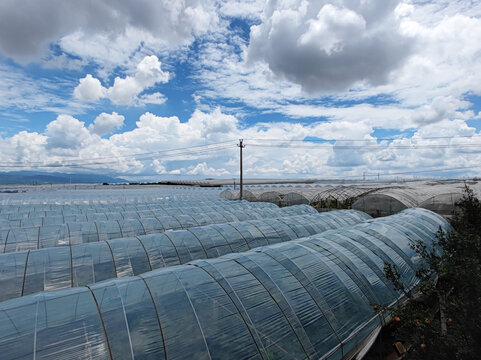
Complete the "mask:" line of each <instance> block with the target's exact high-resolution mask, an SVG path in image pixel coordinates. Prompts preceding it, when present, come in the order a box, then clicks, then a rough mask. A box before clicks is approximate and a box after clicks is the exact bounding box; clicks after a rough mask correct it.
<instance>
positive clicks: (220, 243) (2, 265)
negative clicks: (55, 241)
mask: <svg viewBox="0 0 481 360" xmlns="http://www.w3.org/2000/svg"><path fill="white" fill-rule="evenodd" d="M369 218H370V216H369V215H366V214H365V213H361V212H357V211H354V210H345V211H334V212H330V213H323V214H314V215H303V216H293V217H283V218H278V219H263V220H252V221H246V222H233V223H227V224H214V225H207V226H203V227H193V228H190V229H186V230H177V231H168V232H166V233H159V234H152V235H140V236H137V237H130V238H123V239H114V240H108V241H106V242H103V241H102V242H95V243H87V244H81V245H74V246H72V247H71V248H70V249H69V248H66V247H53V248H46V249H39V250H30V251H27V252H16V253H6V254H1V255H0V269H1V271H0V289H2V291H1V292H0V301H4V300H7V299H10V298H14V297H18V296H23V295H28V294H32V293H35V292H39V291H43V290H54V289H62V288H66V287H73V286H81V285H88V284H93V283H95V282H99V281H102V280H106V279H110V278H114V277H123V276H133V275H139V274H142V273H144V272H147V271H150V270H153V269H157V268H161V267H166V266H172V265H180V264H184V263H187V262H189V261H192V260H197V259H207V258H215V257H219V256H221V255H225V254H228V253H234V252H242V251H247V250H250V249H252V248H255V247H259V246H264V245H271V244H276V243H279V242H283V241H290V240H294V239H298V238H301V237H305V236H309V235H314V234H318V233H321V232H323V231H326V230H329V229H336V228H339V227H341V226H348V225H353V224H356V223H359V222H362V221H364V220H367V219H369Z"/></svg>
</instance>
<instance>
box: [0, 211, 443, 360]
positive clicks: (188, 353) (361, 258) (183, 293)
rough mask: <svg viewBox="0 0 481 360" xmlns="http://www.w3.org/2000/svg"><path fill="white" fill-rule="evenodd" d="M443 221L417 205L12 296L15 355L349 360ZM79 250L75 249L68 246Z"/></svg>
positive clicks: (5, 353) (10, 352)
mask: <svg viewBox="0 0 481 360" xmlns="http://www.w3.org/2000/svg"><path fill="white" fill-rule="evenodd" d="M439 227H442V228H444V229H445V230H449V225H448V224H447V222H446V221H445V220H444V219H443V218H441V217H440V216H438V215H436V214H434V213H432V212H430V211H428V210H425V209H409V210H405V211H403V212H401V213H400V214H397V215H393V216H391V217H388V218H380V219H375V220H368V221H366V222H362V223H359V224H355V225H351V226H347V227H341V228H339V229H335V230H329V231H326V232H323V233H321V234H318V235H314V236H310V237H305V238H301V239H298V240H294V241H287V242H281V243H277V244H273V245H268V246H263V247H257V248H254V249H252V250H249V251H246V252H243V253H230V254H226V255H223V256H220V257H218V258H212V259H206V260H195V261H191V262H188V263H186V264H184V265H178V266H171V267H165V268H162V269H157V270H154V271H149V272H146V273H144V274H141V275H139V276H131V277H125V278H121V279H120V278H119V279H113V280H108V281H102V282H99V283H96V284H94V285H88V286H81V287H75V288H71V289H64V290H54V291H48V292H40V293H36V294H32V295H28V296H23V297H19V298H16V299H11V300H8V301H4V302H2V303H0V353H1V354H2V357H3V358H5V359H17V358H56V359H57V358H90V359H106V358H111V359H123V358H134V357H135V358H142V359H227V358H232V359H273V358H274V359H306V358H309V359H319V358H323V359H349V358H352V357H353V356H354V355H356V354H357V353H359V352H362V351H364V347H365V346H366V344H368V343H369V341H370V340H371V338H372V336H374V335H375V334H376V332H377V331H378V330H379V328H380V327H381V326H382V324H383V323H384V319H383V314H382V313H378V312H376V311H375V310H374V309H373V306H372V305H373V304H382V305H389V304H393V303H394V302H396V301H397V300H398V299H400V297H401V296H402V295H401V293H400V292H398V291H396V290H395V289H394V288H393V287H392V286H391V285H390V283H389V282H388V281H387V280H386V279H385V278H384V275H383V265H384V262H390V263H394V264H395V265H396V266H397V267H398V269H399V271H400V273H401V281H402V282H403V283H404V284H405V286H406V287H407V288H410V287H412V286H413V285H414V284H415V283H416V281H417V280H416V277H415V271H416V269H417V267H418V266H419V264H418V263H417V262H418V261H419V259H418V257H417V256H416V254H415V252H414V251H413V250H412V249H411V247H410V246H409V245H410V241H413V240H421V241H423V242H424V243H425V244H426V245H427V246H431V242H432V241H433V240H434V239H435V237H436V232H437V230H438V228H439ZM66 249H68V248H66Z"/></svg>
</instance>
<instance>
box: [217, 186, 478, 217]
mask: <svg viewBox="0 0 481 360" xmlns="http://www.w3.org/2000/svg"><path fill="white" fill-rule="evenodd" d="M466 185H467V186H469V187H470V188H471V189H472V190H473V191H474V193H475V194H477V195H478V196H480V195H481V182H479V181H477V180H469V181H457V180H452V181H411V182H398V183H370V184H358V185H350V186H318V187H281V186H278V187H275V188H262V189H258V188H256V187H247V188H246V189H244V191H243V199H245V200H248V201H251V202H271V203H273V204H276V205H278V206H291V205H296V204H308V205H311V206H313V207H315V208H316V209H317V210H319V211H326V210H332V209H347V208H352V209H355V210H359V211H363V212H367V213H368V214H370V215H371V216H387V215H392V214H395V213H397V212H399V211H402V210H404V209H408V208H415V207H421V208H425V209H428V210H431V211H434V212H436V213H438V214H440V215H443V216H448V217H449V216H452V215H453V214H454V213H455V211H456V209H457V203H458V202H459V200H460V199H461V198H462V196H463V194H464V192H465V187H466ZM239 195H240V194H239V191H238V190H232V189H226V190H224V191H223V192H221V193H220V197H222V198H225V199H230V200H235V199H239Z"/></svg>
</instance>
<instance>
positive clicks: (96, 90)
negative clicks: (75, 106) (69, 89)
mask: <svg viewBox="0 0 481 360" xmlns="http://www.w3.org/2000/svg"><path fill="white" fill-rule="evenodd" d="M73 94H74V96H75V98H77V99H79V100H82V101H97V100H99V99H102V98H104V97H106V96H107V89H105V88H104V87H103V86H102V84H101V83H100V80H99V79H96V78H94V77H93V76H92V75H91V74H87V75H86V76H85V77H84V78H83V79H80V80H79V84H78V85H77V87H76V88H75V89H74V92H73Z"/></svg>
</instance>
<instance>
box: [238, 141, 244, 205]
mask: <svg viewBox="0 0 481 360" xmlns="http://www.w3.org/2000/svg"><path fill="white" fill-rule="evenodd" d="M243 141H244V139H239V143H238V144H237V146H238V147H239V149H240V192H239V194H240V195H239V200H242V195H243V193H242V191H243V190H244V189H243V185H244V180H243V176H242V149H243V148H245V147H246V146H245V145H244V144H243Z"/></svg>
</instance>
